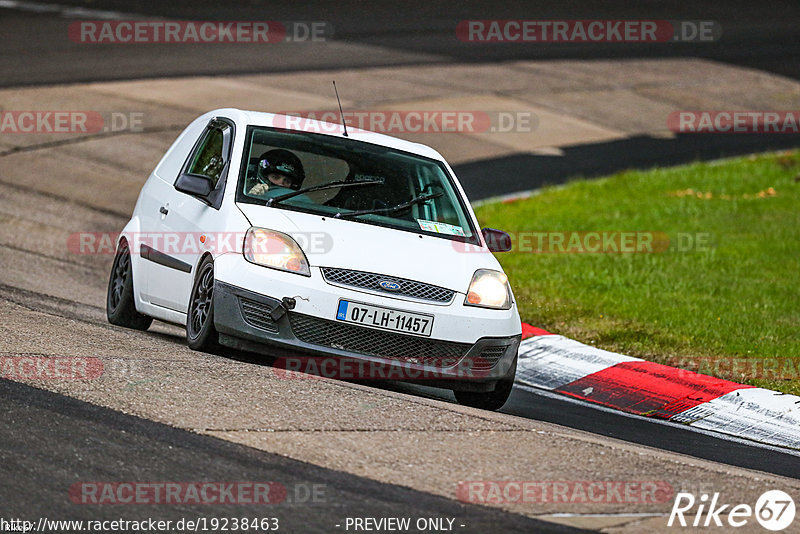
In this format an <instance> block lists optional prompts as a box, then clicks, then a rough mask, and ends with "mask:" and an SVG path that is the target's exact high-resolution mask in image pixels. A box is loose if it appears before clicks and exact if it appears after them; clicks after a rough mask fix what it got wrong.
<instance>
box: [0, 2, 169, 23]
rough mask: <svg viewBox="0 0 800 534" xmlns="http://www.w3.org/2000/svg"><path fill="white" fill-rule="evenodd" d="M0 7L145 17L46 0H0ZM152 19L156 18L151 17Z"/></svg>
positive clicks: (75, 14)
mask: <svg viewBox="0 0 800 534" xmlns="http://www.w3.org/2000/svg"><path fill="white" fill-rule="evenodd" d="M0 8H5V9H16V10H18V11H28V12H31V13H56V14H58V15H59V16H62V17H64V18H74V19H97V20H130V19H143V18H145V17H143V16H142V15H136V14H133V13H122V12H120V11H107V10H104V9H91V8H85V7H76V6H65V5H61V4H49V3H46V2H29V1H26V0H0ZM153 20H156V19H155V18H153Z"/></svg>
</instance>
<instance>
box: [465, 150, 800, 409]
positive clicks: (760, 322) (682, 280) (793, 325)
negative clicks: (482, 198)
mask: <svg viewBox="0 0 800 534" xmlns="http://www.w3.org/2000/svg"><path fill="white" fill-rule="evenodd" d="M769 188H773V190H772V191H770V190H769ZM689 189H691V190H692V192H689V191H688V190H689ZM698 192H699V193H701V196H702V197H703V198H698V195H697V193H698ZM708 193H711V194H710V198H706V197H708V196H709V195H708ZM759 193H761V195H760V196H759ZM772 193H774V194H772ZM476 213H477V215H478V219H479V220H480V222H481V223H482V226H489V227H493V228H500V229H503V230H505V231H507V232H509V233H512V235H516V234H517V233H519V232H572V231H577V232H584V231H637V232H663V233H665V234H666V235H667V236H669V239H670V244H669V248H667V249H666V250H664V251H662V252H655V253H542V252H530V251H519V250H516V249H515V250H514V251H512V252H508V253H503V254H498V255H497V257H498V259H499V260H500V262H501V263H502V265H503V267H504V269H505V270H506V272H507V273H508V275H509V278H510V280H511V284H512V287H513V289H514V293H515V296H516V298H517V302H518V304H519V309H520V315H521V316H522V319H523V321H526V322H529V323H531V324H533V325H535V326H540V327H542V328H545V329H547V330H549V331H551V332H555V333H560V334H564V335H567V336H570V337H573V338H575V339H578V340H580V341H583V342H584V343H589V344H592V345H595V346H598V347H601V348H605V349H608V350H613V351H616V352H621V353H625V354H629V355H632V356H638V357H641V358H645V359H648V360H652V361H656V362H659V363H666V364H671V365H679V366H681V367H686V368H693V366H694V370H698V369H699V371H700V372H704V373H708V374H713V375H716V376H720V377H722V378H727V379H731V380H737V381H744V382H747V383H751V384H754V385H759V386H762V387H768V388H772V389H778V390H781V391H784V392H789V393H794V394H800V151H793V152H783V153H780V154H774V153H770V154H764V155H755V156H749V157H745V158H737V159H729V160H723V161H715V162H710V163H695V164H691V165H686V166H680V167H674V168H664V169H655V170H649V171H628V172H623V173H620V174H616V175H614V176H611V177H608V178H603V179H599V180H574V181H571V182H570V183H568V184H566V185H565V186H559V187H549V188H545V189H544V190H542V191H541V192H540V194H537V195H535V196H533V197H530V198H528V199H525V200H517V201H515V202H509V203H500V202H497V203H490V204H485V205H483V206H481V207H479V208H478V209H477V210H476ZM679 234H684V235H686V234H688V235H696V234H702V235H706V236H708V237H709V243H710V244H709V246H707V247H704V248H700V249H692V250H680V249H679V247H678V246H677V240H678V239H679ZM534 244H535V241H534ZM533 249H534V250H535V249H536V247H533ZM762 361H763V362H764V363H765V365H767V366H768V369H775V366H778V365H779V366H781V367H780V368H779V371H778V372H774V371H773V374H769V373H767V374H765V373H764V372H761V371H759V370H754V369H755V364H756V362H762ZM770 366H771V367H770Z"/></svg>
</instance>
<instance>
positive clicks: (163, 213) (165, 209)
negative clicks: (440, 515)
mask: <svg viewBox="0 0 800 534" xmlns="http://www.w3.org/2000/svg"><path fill="white" fill-rule="evenodd" d="M158 211H160V212H161V214H162V215H166V214H167V213H169V210H168V209H167V208H166V207H164V206H161V207H160V208H158Z"/></svg>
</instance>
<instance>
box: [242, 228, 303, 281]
mask: <svg viewBox="0 0 800 534" xmlns="http://www.w3.org/2000/svg"><path fill="white" fill-rule="evenodd" d="M244 259H246V260H247V261H249V262H250V263H255V264H257V265H263V266H264V267H269V268H271V269H278V270H279V271H286V272H290V273H295V274H302V275H303V276H311V270H310V269H309V268H308V260H307V259H306V255H305V254H304V253H303V250H302V249H301V248H300V245H298V244H297V242H296V241H295V240H294V239H292V237H291V236H289V235H287V234H284V233H281V232H275V231H274V230H267V229H266V228H256V227H255V226H254V227H252V228H250V229H249V230H248V231H247V234H246V235H245V236H244Z"/></svg>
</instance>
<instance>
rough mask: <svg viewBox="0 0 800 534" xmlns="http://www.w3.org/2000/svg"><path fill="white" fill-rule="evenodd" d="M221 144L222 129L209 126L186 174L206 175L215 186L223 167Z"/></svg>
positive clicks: (222, 143)
mask: <svg viewBox="0 0 800 534" xmlns="http://www.w3.org/2000/svg"><path fill="white" fill-rule="evenodd" d="M223 145H224V135H223V133H222V130H220V129H218V128H213V127H212V128H209V129H208V130H207V131H206V134H205V137H204V138H203V140H202V142H201V143H200V148H199V149H198V151H197V152H196V154H195V156H194V160H193V161H192V163H191V165H190V166H189V170H188V174H194V175H197V176H206V177H208V178H210V179H211V184H212V186H213V187H216V186H217V182H218V181H219V178H220V176H222V171H223V170H224V169H225V156H224V151H223Z"/></svg>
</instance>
